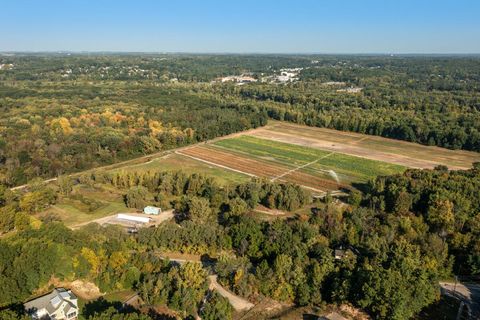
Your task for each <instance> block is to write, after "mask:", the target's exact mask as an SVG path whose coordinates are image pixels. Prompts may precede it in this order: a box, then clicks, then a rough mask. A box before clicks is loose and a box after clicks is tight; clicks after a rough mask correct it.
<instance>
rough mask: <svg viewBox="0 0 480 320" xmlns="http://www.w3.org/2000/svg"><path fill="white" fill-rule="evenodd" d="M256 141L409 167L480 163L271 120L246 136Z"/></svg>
mask: <svg viewBox="0 0 480 320" xmlns="http://www.w3.org/2000/svg"><path fill="white" fill-rule="evenodd" d="M246 134H247V135H251V136H256V137H259V138H264V139H269V140H275V141H280V142H285V143H290V144H296V145H301V146H306V147H310V148H315V149H321V150H325V151H333V152H338V153H342V154H348V155H353V156H358V157H363V158H367V159H372V160H378V161H382V162H388V163H393V164H398V165H402V166H406V167H410V168H430V169H431V168H433V167H435V166H437V165H446V166H448V167H449V168H450V169H469V168H471V165H472V163H473V162H478V161H480V153H476V152H470V151H463V150H449V149H444V148H439V147H430V146H424V145H420V144H416V143H411V142H406V141H400V140H394V139H388V138H383V137H378V136H371V135H365V134H360V133H353V132H344V131H337V130H332V129H325V128H317V127H308V126H302V125H296V124H291V123H287V122H279V121H271V122H270V123H269V125H268V126H266V127H263V128H259V129H257V130H254V131H250V132H248V133H246Z"/></svg>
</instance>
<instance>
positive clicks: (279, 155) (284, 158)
mask: <svg viewBox="0 0 480 320" xmlns="http://www.w3.org/2000/svg"><path fill="white" fill-rule="evenodd" d="M214 145H215V146H217V147H220V148H222V149H224V150H231V151H235V152H239V153H242V154H245V155H249V156H252V157H255V158H258V159H262V160H265V161H274V162H278V163H281V164H283V165H286V166H294V167H299V166H303V165H307V164H308V165H307V166H305V167H303V168H301V169H300V171H302V172H306V173H308V174H311V175H314V176H322V177H325V178H328V177H329V178H330V179H334V174H333V172H332V171H330V170H333V171H334V172H335V173H336V175H337V176H338V178H339V180H340V182H341V183H351V182H365V181H367V180H368V179H371V178H374V177H376V176H378V175H389V174H394V173H399V172H403V171H404V170H405V169H406V167H403V166H400V165H396V164H391V163H386V162H381V161H375V160H369V159H365V158H361V157H355V156H350V155H345V154H340V153H334V152H331V151H324V150H319V149H315V148H308V147H304V146H299V145H294V144H288V143H283V142H278V141H273V140H267V139H260V138H257V137H253V136H240V137H236V138H232V139H225V140H219V141H217V142H215V143H214ZM292 174H294V173H292Z"/></svg>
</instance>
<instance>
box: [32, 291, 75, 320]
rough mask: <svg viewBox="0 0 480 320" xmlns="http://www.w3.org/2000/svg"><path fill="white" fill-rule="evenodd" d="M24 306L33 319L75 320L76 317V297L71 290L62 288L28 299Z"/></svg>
mask: <svg viewBox="0 0 480 320" xmlns="http://www.w3.org/2000/svg"><path fill="white" fill-rule="evenodd" d="M24 307H25V310H26V311H27V313H28V314H29V315H30V316H31V317H32V319H34V320H44V319H45V320H50V319H55V320H64V319H65V320H75V319H77V317H78V299H77V297H76V296H75V295H74V294H73V293H72V291H71V290H68V291H67V290H65V289H64V288H57V289H54V290H53V291H52V292H50V293H49V294H46V295H44V296H41V297H39V298H36V299H33V300H30V301H28V302H27V303H25V304H24Z"/></svg>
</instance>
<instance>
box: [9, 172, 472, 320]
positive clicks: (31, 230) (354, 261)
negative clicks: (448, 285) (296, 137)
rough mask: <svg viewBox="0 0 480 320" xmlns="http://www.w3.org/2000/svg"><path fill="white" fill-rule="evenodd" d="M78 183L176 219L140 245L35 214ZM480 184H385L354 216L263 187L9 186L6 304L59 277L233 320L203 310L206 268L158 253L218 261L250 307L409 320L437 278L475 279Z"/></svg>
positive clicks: (124, 181)
mask: <svg viewBox="0 0 480 320" xmlns="http://www.w3.org/2000/svg"><path fill="white" fill-rule="evenodd" d="M78 183H80V184H84V185H90V186H95V187H96V188H110V187H112V186H115V188H118V189H119V190H123V192H124V194H125V202H126V204H127V205H128V206H132V207H135V206H140V207H141V206H142V205H143V203H142V201H145V200H148V201H150V202H151V201H156V203H157V204H161V205H162V206H164V207H168V206H169V207H172V208H175V212H176V215H175V217H176V218H175V221H171V222H168V223H164V224H162V225H160V226H158V227H155V228H144V229H140V230H139V233H138V235H137V236H134V235H128V234H127V233H125V232H124V231H123V230H122V229H121V228H120V227H115V226H108V227H100V226H98V225H96V224H90V225H87V226H85V227H82V228H80V229H77V230H73V231H72V230H71V229H69V228H66V227H65V226H64V225H63V224H62V223H61V222H58V221H57V220H56V219H55V217H48V216H47V217H44V218H43V219H42V221H39V220H37V219H32V218H31V217H30V214H31V212H34V209H31V208H32V207H31V206H32V205H39V203H40V204H42V205H43V206H48V205H50V204H51V203H54V202H55V201H56V199H57V198H59V197H62V196H65V194H68V193H71V192H72V186H73V185H74V184H78ZM479 187H480V169H479V167H478V165H476V166H475V167H474V168H473V169H470V170H467V171H447V170H446V169H445V168H444V167H438V168H437V169H435V170H408V171H407V172H405V173H404V174H402V175H394V176H389V177H379V178H378V179H376V180H375V181H373V182H372V183H371V184H369V186H368V187H367V189H366V191H365V192H364V194H361V193H360V192H358V191H356V192H353V193H352V194H351V195H350V197H349V198H348V203H349V205H347V206H339V205H337V204H336V203H335V202H334V201H333V200H332V199H331V197H326V198H325V199H324V200H323V201H320V202H319V201H318V200H317V201H316V202H314V203H311V201H312V197H311V196H310V195H309V193H308V192H306V191H304V190H303V189H301V188H300V187H298V186H295V185H291V184H281V183H271V182H268V181H264V180H258V179H253V180H252V181H250V182H247V183H243V184H238V185H231V186H228V187H219V185H218V184H217V183H216V181H215V180H213V179H212V178H207V177H205V176H202V175H199V174H192V175H186V174H184V173H182V172H156V171H149V172H143V173H132V172H116V173H91V174H85V175H82V176H80V177H78V178H75V179H74V180H72V179H71V178H68V177H64V178H62V179H60V180H59V181H57V182H56V184H55V185H52V186H47V185H44V184H32V185H30V186H29V187H28V190H26V191H22V192H18V191H11V190H9V189H5V188H4V189H3V191H2V194H1V197H0V199H1V205H2V208H1V209H0V210H1V214H0V217H2V221H1V225H2V228H3V231H7V230H15V231H16V233H14V234H12V235H10V236H9V237H6V238H4V239H0V247H1V250H0V255H1V257H0V261H1V262H2V263H1V264H0V266H1V267H0V268H1V269H0V271H1V272H0V285H1V287H2V288H3V290H2V291H1V292H0V303H1V304H2V305H4V306H5V305H9V304H13V303H18V302H20V301H23V300H25V299H26V298H28V297H29V296H30V295H31V294H32V293H34V292H36V290H37V289H38V288H40V287H44V286H45V285H46V284H48V283H49V281H51V279H52V277H55V278H60V279H78V278H81V279H88V280H90V281H93V282H95V283H96V284H97V285H98V286H99V287H100V288H101V290H102V291H105V290H115V289H117V290H118V289H122V288H134V289H135V290H136V291H137V292H139V294H140V295H141V297H142V298H143V300H144V301H145V302H146V303H147V304H148V305H158V304H165V305H168V307H169V308H171V309H173V310H177V311H178V312H180V314H182V315H183V316H188V315H198V314H200V315H201V316H202V318H203V317H205V318H208V319H228V318H230V316H231V314H232V310H231V307H229V304H228V302H227V301H226V300H225V299H223V298H221V297H220V296H218V295H216V294H213V293H211V294H207V297H208V299H207V300H205V299H204V296H205V294H206V293H207V292H208V286H207V285H206V280H205V279H206V275H207V271H206V270H205V269H203V268H202V267H201V265H199V264H195V263H186V264H183V265H175V264H170V263H169V262H168V260H164V259H162V258H161V256H160V255H159V253H162V252H183V253H195V254H202V255H205V256H209V257H211V259H213V261H215V262H214V265H213V267H212V268H213V270H212V271H213V272H215V273H216V274H218V277H219V281H220V282H221V283H222V284H223V285H225V286H226V287H228V288H230V289H231V290H232V291H233V292H235V293H237V294H239V295H241V296H244V297H247V298H248V299H250V300H251V301H258V300H259V299H261V297H271V298H273V299H275V300H278V301H283V302H289V303H292V302H293V303H295V304H296V305H299V306H302V305H317V306H322V305H324V304H325V303H342V302H350V303H352V304H353V305H355V306H357V307H360V308H362V309H364V310H366V311H368V312H369V313H370V314H371V315H372V316H374V317H375V318H378V319H408V318H411V317H413V316H414V315H415V314H417V313H418V312H419V311H421V310H422V308H424V307H426V306H428V305H429V304H431V303H433V302H434V301H436V300H437V299H438V298H439V286H438V281H439V280H440V279H445V278H448V277H450V276H452V274H459V273H460V274H478V273H479V271H480V243H479V242H478V240H479V239H480V228H479V223H478V219H479V217H480V216H479V212H480V211H479V210H478V209H479V205H480V203H479V202H478V201H479V199H478V192H477V190H478V188H479ZM32 197H33V198H35V199H36V202H35V203H33V204H32V202H31V201H30V199H31V198H32ZM152 199H153V200H152ZM167 199H169V200H168V201H167ZM29 204H30V206H29ZM258 204H263V205H264V206H266V207H268V208H278V209H282V210H286V211H290V210H296V209H298V208H302V207H305V205H310V207H311V212H309V213H302V214H298V215H296V216H295V217H292V218H289V219H273V220H270V221H265V220H262V219H258V218H255V217H254V216H252V215H250V214H249V212H250V210H251V209H252V208H254V207H256V206H257V205H258ZM29 210H33V211H29ZM9 217H10V218H9ZM338 248H343V250H344V255H343V256H342V257H341V258H340V259H338V258H337V259H336V257H335V255H334V250H335V249H338ZM51 261H56V263H54V264H52V263H51ZM399 301H402V303H399ZM205 304H207V305H208V307H206V306H205ZM105 307H106V309H105V310H107V309H108V308H107V307H109V306H108V305H107V306H105ZM7 312H9V313H10V312H13V311H5V313H7ZM106 312H107V311H106ZM108 312H114V311H113V310H110V311H108ZM206 313H208V315H207V314H206ZM86 316H87V318H88V319H97V318H95V315H94V314H91V315H90V314H88V315H86ZM103 317H105V316H103ZM142 317H143V316H142ZM99 319H104V318H99ZM134 319H135V318H134ZM142 319H143V318H142Z"/></svg>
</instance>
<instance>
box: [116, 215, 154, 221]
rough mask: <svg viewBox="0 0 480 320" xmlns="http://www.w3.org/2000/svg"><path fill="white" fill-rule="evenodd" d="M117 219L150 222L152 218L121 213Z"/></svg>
mask: <svg viewBox="0 0 480 320" xmlns="http://www.w3.org/2000/svg"><path fill="white" fill-rule="evenodd" d="M117 219H119V220H126V221H131V222H139V223H149V222H150V219H151V218H148V217H138V216H132V215H129V214H124V213H119V214H118V215H117Z"/></svg>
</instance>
